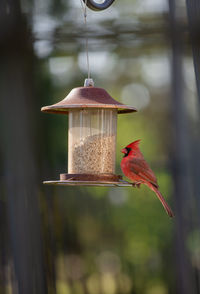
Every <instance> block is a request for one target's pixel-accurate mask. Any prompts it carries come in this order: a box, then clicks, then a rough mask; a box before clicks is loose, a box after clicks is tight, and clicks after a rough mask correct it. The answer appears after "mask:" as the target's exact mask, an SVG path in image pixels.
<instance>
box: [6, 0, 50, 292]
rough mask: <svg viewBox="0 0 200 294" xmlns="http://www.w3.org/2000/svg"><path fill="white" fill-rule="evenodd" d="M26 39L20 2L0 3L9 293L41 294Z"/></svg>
mask: <svg viewBox="0 0 200 294" xmlns="http://www.w3.org/2000/svg"><path fill="white" fill-rule="evenodd" d="M30 40H31V38H30V34H29V33H28V30H27V26H26V22H25V19H24V18H23V17H22V13H21V11H20V1H18V0H9V1H5V0H2V1H0V48H1V52H0V65H1V66H0V97H1V99H0V120H1V125H2V137H1V144H2V152H3V164H4V170H5V173H4V179H5V192H6V198H7V207H8V210H7V212H8V222H9V228H10V240H11V249H12V255H13V260H14V270H15V276H16V285H17V286H16V287H15V286H14V289H13V291H14V292H13V293H15V291H16V293H19V294H33V293H34V294H45V293H46V292H47V291H46V283H45V272H44V266H43V255H42V242H41V236H40V221H39V220H40V216H39V210H38V185H37V169H36V164H35V154H34V149H35V148H34V140H33V138H34V136H33V134H34V128H33V125H34V110H33V109H34V108H33V106H34V97H33V94H32V71H33V67H32V65H33V52H32V43H31V42H30ZM38 111H39V110H38Z"/></svg>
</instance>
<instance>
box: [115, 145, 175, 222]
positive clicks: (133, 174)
mask: <svg viewBox="0 0 200 294" xmlns="http://www.w3.org/2000/svg"><path fill="white" fill-rule="evenodd" d="M139 143H140V140H137V141H135V142H133V143H131V144H129V145H128V146H126V147H125V148H124V149H122V150H121V152H122V153H124V157H123V159H122V161H121V169H122V171H123V173H124V175H125V176H126V177H127V178H129V179H130V180H131V181H133V184H134V185H136V186H137V187H139V186H140V184H145V185H147V186H148V187H149V188H150V189H151V190H153V191H154V192H155V193H156V195H157V197H158V199H159V200H160V202H161V203H162V205H163V207H164V209H165V210H166V212H167V214H168V215H169V216H170V217H173V216H174V214H173V212H172V210H171V208H170V207H169V206H168V204H167V203H166V201H165V199H164V198H163V196H162V194H161V193H160V191H159V190H158V184H157V179H156V176H155V175H154V173H153V171H152V170H151V169H150V167H149V165H148V163H147V162H146V161H145V159H144V156H143V155H142V153H141V151H140V149H139Z"/></svg>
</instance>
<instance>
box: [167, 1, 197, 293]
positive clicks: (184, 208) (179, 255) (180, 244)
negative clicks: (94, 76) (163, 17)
mask: <svg viewBox="0 0 200 294" xmlns="http://www.w3.org/2000/svg"><path fill="white" fill-rule="evenodd" d="M175 4H176V1H175V0H169V9H170V24H171V30H170V32H171V38H172V63H171V69H172V71H171V82H172V103H171V105H172V118H173V119H172V124H173V126H172V128H173V132H174V133H173V138H174V140H173V142H172V174H173V179H174V202H175V211H176V217H175V220H174V221H175V247H176V248H175V255H176V283H177V284H176V285H177V291H176V293H177V294H189V293H198V292H196V285H195V277H194V269H193V267H192V264H191V260H190V254H189V251H188V246H187V245H188V241H187V240H188V232H189V231H191V219H192V208H191V203H192V197H191V195H192V194H191V190H190V182H189V179H190V176H189V170H190V163H189V148H190V134H189V125H188V124H189V121H188V116H187V111H186V105H185V102H184V91H183V88H184V82H183V53H184V43H183V40H182V39H183V38H182V31H181V28H180V26H179V23H178V20H177V17H176V5H175Z"/></svg>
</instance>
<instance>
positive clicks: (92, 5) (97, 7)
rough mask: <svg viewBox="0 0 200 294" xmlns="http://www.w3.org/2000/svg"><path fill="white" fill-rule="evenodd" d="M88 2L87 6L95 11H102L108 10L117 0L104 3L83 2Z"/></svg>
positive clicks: (107, 0) (88, 0) (91, 0)
mask: <svg viewBox="0 0 200 294" xmlns="http://www.w3.org/2000/svg"><path fill="white" fill-rule="evenodd" d="M83 1H84V2H86V4H87V6H88V7H89V8H90V9H92V10H95V11H101V10H104V9H107V8H108V7H109V6H110V5H112V3H113V2H114V1H115V0H105V1H104V2H103V3H97V2H95V1H94V0H87V1H86V0H83Z"/></svg>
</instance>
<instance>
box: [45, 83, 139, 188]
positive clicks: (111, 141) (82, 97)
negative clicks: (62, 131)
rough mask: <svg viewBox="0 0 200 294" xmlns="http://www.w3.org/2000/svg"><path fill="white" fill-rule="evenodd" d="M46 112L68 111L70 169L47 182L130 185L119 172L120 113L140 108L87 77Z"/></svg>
mask: <svg viewBox="0 0 200 294" xmlns="http://www.w3.org/2000/svg"><path fill="white" fill-rule="evenodd" d="M41 111H42V112H48V113H59V114H67V115H68V173H63V174H60V179H59V180H57V181H45V182H44V184H55V185H78V186H130V185H131V184H130V183H128V182H126V181H123V180H122V176H120V175H116V174H115V158H116V137H117V115H118V114H123V113H130V112H135V111H137V110H136V109H135V108H134V107H132V106H127V105H124V104H122V103H119V102H117V101H116V100H114V99H113V98H112V97H111V96H110V95H109V94H108V93H107V92H106V91H105V90H104V89H102V88H96V87H94V86H93V81H92V80H91V79H87V80H86V81H85V86H84V87H79V88H74V89H72V90H71V92H70V93H69V94H68V95H67V97H66V98H64V99H63V100H62V101H60V102H58V103H56V104H54V105H50V106H45V107H42V109H41Z"/></svg>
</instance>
